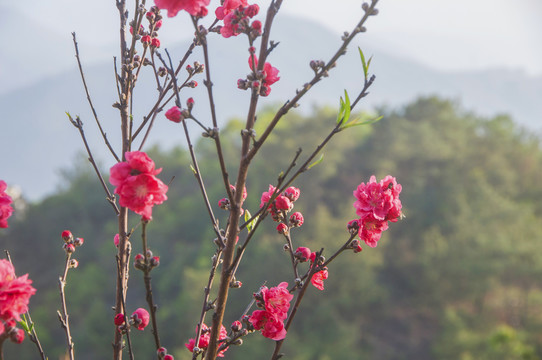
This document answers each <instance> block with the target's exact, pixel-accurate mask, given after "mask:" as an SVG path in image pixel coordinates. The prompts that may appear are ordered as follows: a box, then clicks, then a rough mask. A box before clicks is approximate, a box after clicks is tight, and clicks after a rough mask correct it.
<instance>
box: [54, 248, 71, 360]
mask: <svg viewBox="0 0 542 360" xmlns="http://www.w3.org/2000/svg"><path fill="white" fill-rule="evenodd" d="M70 259H71V253H67V254H66V264H65V266H64V274H63V275H62V277H59V278H58V286H59V289H60V301H61V304H62V313H61V312H60V310H57V315H58V320H60V325H61V326H62V328H63V329H64V332H65V333H66V342H67V345H68V354H69V356H70V360H73V359H74V354H73V345H74V344H73V339H72V336H71V332H70V321H69V318H70V316H69V315H68V309H67V307H66V294H65V292H64V288H65V286H66V277H67V276H68V269H69V268H70Z"/></svg>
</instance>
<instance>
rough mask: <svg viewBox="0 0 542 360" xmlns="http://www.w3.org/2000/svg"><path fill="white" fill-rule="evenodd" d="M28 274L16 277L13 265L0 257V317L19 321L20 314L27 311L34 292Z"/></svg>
mask: <svg viewBox="0 0 542 360" xmlns="http://www.w3.org/2000/svg"><path fill="white" fill-rule="evenodd" d="M30 284H32V280H30V279H28V274H25V275H23V276H20V277H17V276H15V269H14V268H13V265H12V264H11V263H10V262H9V261H7V260H4V259H0V319H2V320H4V321H8V320H10V319H14V320H16V321H21V316H20V315H21V314H23V313H25V312H27V311H28V302H29V300H30V296H32V295H34V294H35V293H36V289H34V288H33V287H32V286H31V285H30Z"/></svg>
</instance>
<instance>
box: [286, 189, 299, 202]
mask: <svg viewBox="0 0 542 360" xmlns="http://www.w3.org/2000/svg"><path fill="white" fill-rule="evenodd" d="M300 194H301V192H300V191H299V189H298V188H296V187H293V186H290V187H289V188H288V189H286V190H284V196H286V197H287V198H288V199H290V201H291V202H294V201H296V200H297V199H299V195H300Z"/></svg>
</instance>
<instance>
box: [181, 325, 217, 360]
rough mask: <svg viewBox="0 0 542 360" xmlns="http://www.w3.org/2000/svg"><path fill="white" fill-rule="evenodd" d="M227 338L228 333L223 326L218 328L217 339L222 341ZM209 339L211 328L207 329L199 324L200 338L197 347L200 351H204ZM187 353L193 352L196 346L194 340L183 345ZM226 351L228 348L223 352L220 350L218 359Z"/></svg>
mask: <svg viewBox="0 0 542 360" xmlns="http://www.w3.org/2000/svg"><path fill="white" fill-rule="evenodd" d="M227 337H228V331H227V330H226V328H225V327H224V325H221V326H220V334H218V339H219V340H223V339H225V338H227ZM210 339H211V328H209V327H207V325H205V324H201V336H200V338H199V341H198V345H197V346H198V347H199V348H200V349H206V348H207V346H209V341H210ZM184 346H186V348H187V349H188V351H190V352H194V347H195V346H196V340H194V339H190V340H188V342H187V343H186V344H184ZM226 350H228V348H225V349H224V350H221V351H220V352H219V353H218V354H217V356H218V357H224V353H225V352H226Z"/></svg>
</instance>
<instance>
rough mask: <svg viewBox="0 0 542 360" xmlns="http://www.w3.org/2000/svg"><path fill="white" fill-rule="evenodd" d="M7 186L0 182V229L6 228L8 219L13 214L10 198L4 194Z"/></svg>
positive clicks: (2, 181)
mask: <svg viewBox="0 0 542 360" xmlns="http://www.w3.org/2000/svg"><path fill="white" fill-rule="evenodd" d="M7 187H8V185H7V184H6V182H5V181H4V180H0V228H7V227H8V218H9V217H10V216H11V214H13V208H12V207H11V203H12V202H13V200H12V199H11V196H9V195H8V194H7V193H6V189H7Z"/></svg>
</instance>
